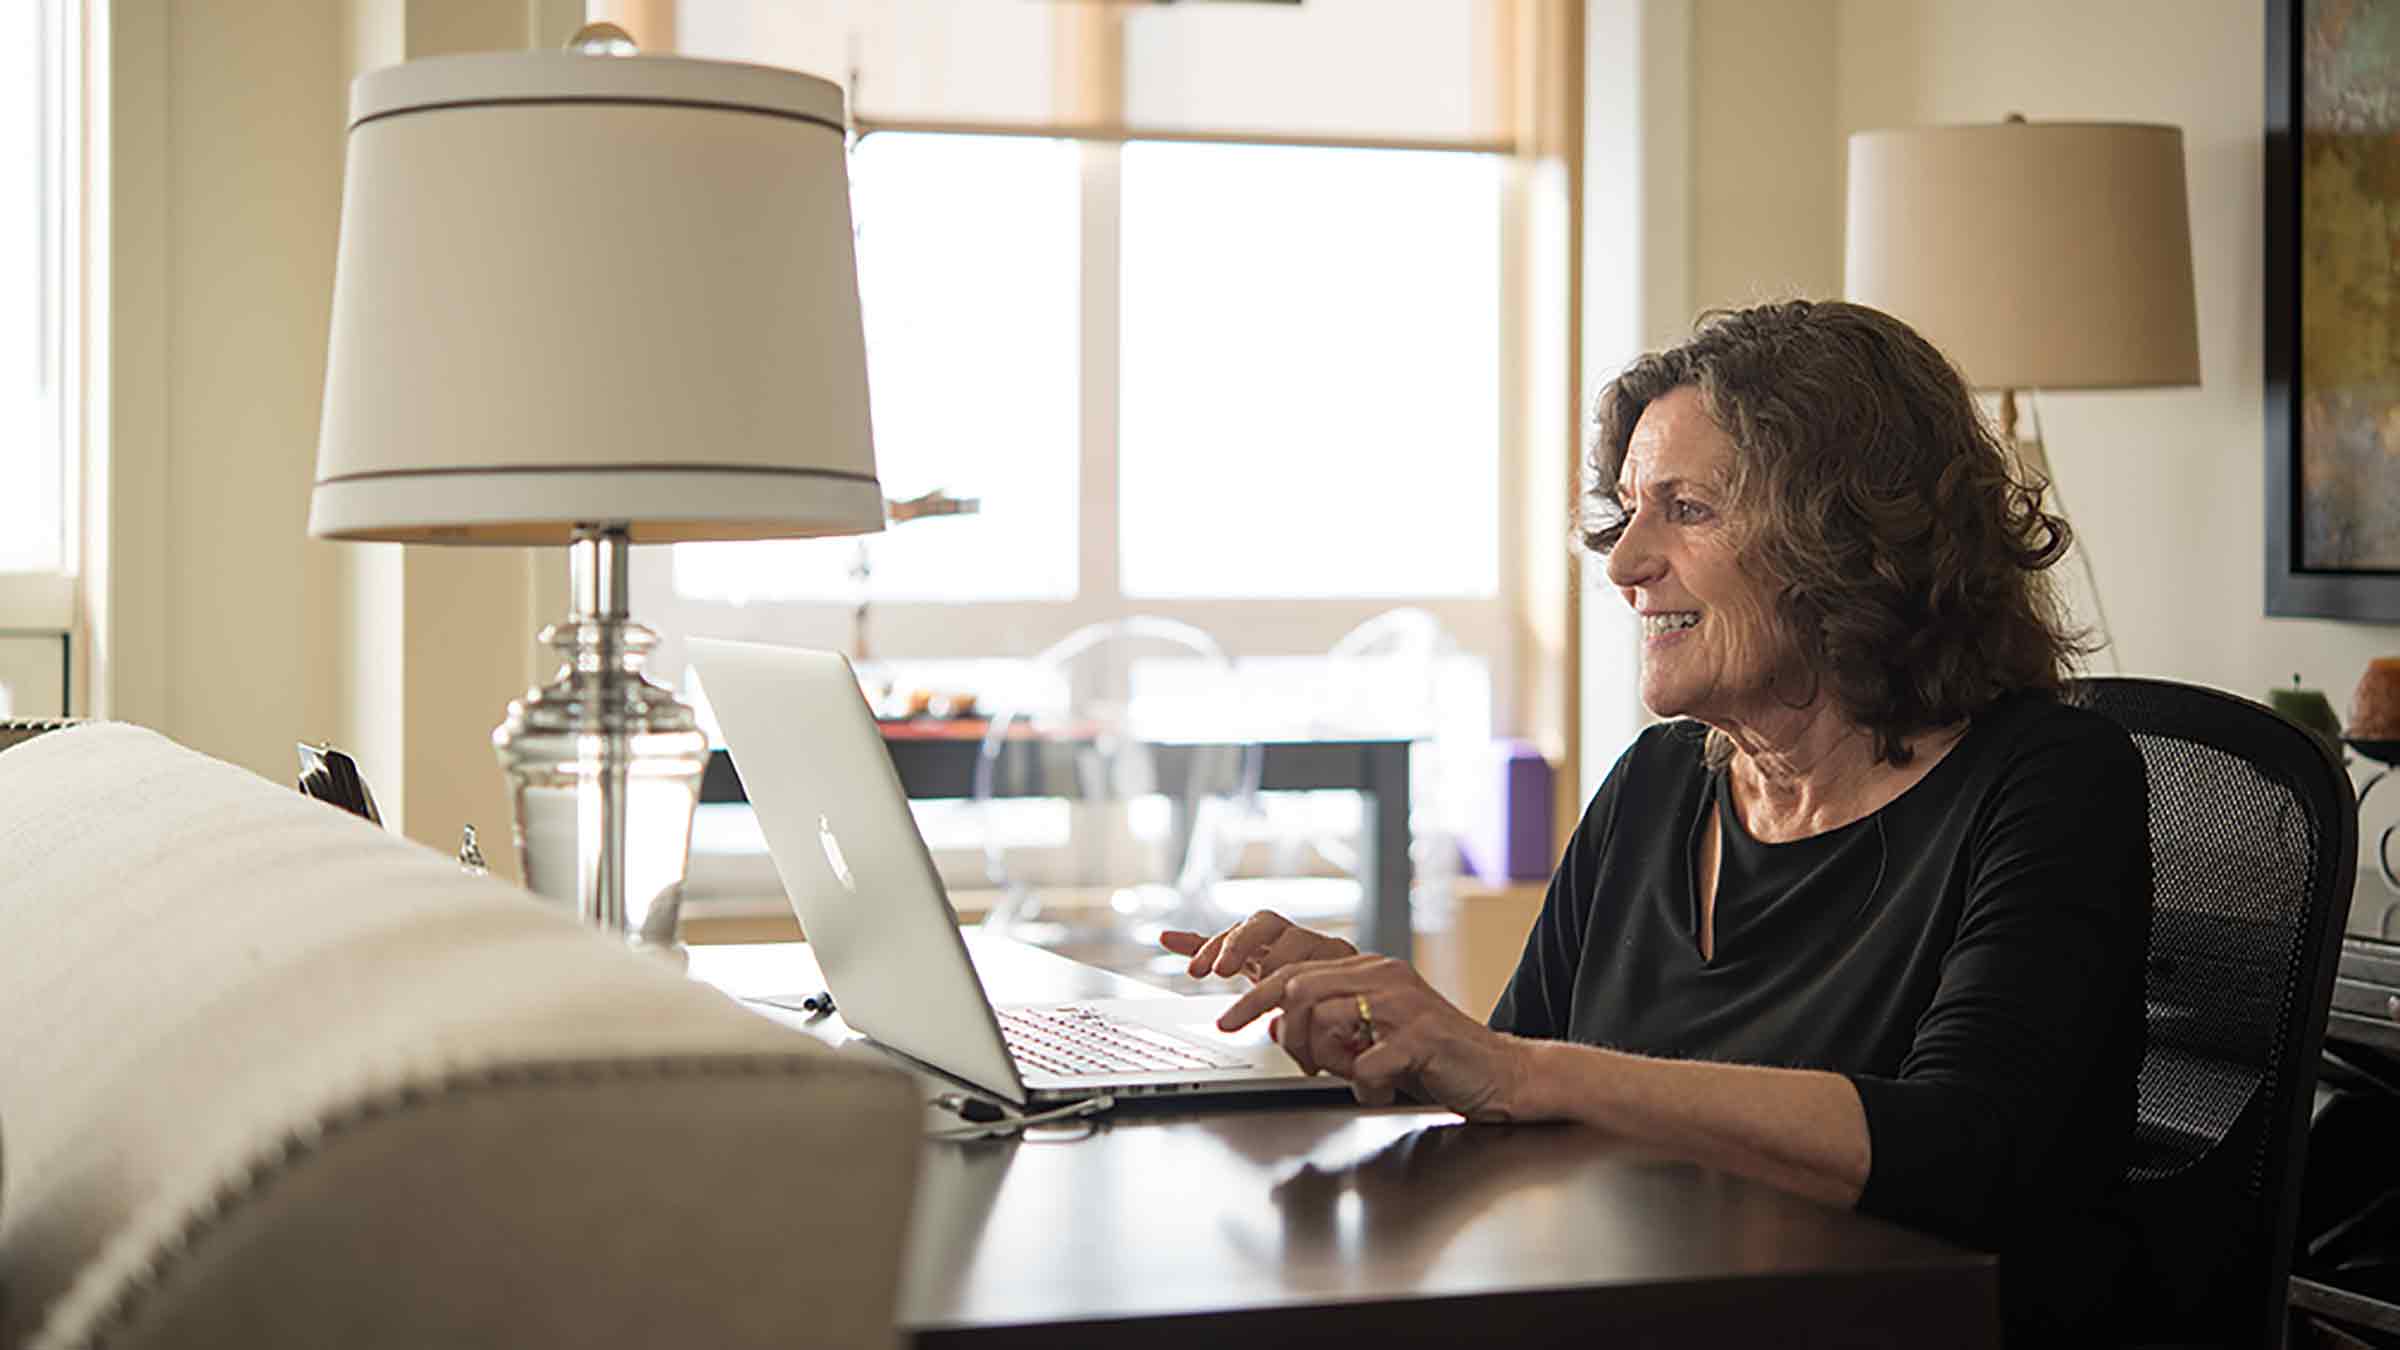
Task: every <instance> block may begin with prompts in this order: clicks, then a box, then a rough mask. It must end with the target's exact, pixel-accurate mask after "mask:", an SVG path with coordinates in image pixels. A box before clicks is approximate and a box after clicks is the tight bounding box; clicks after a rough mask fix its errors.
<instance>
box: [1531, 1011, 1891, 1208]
mask: <svg viewBox="0 0 2400 1350" xmlns="http://www.w3.org/2000/svg"><path fill="white" fill-rule="evenodd" d="M1524 1044H1525V1056H1526V1058H1525V1065H1526V1071H1525V1073H1524V1074H1523V1075H1522V1077H1521V1080H1520V1081H1521V1084H1522V1087H1521V1097H1522V1099H1521V1100H1519V1101H1515V1102H1511V1103H1508V1109H1507V1110H1506V1112H1505V1114H1506V1115H1508V1116H1509V1117H1510V1118H1512V1119H1517V1120H1574V1121H1580V1122H1583V1123H1585V1124H1588V1125H1594V1126H1597V1127H1599V1128H1601V1129H1604V1130H1608V1131H1610V1132H1612V1133H1615V1134H1620V1135H1624V1136H1626V1137H1628V1138H1632V1139H1636V1140H1639V1141H1641V1142H1644V1143H1649V1144H1656V1145H1659V1146H1662V1147H1664V1148H1667V1149H1669V1150H1671V1151H1673V1152H1675V1153H1677V1154H1680V1155H1682V1156H1684V1157H1688V1158H1691V1159H1693V1160H1694V1161H1697V1162H1702V1163H1706V1164H1708V1165H1709V1166H1712V1167H1718V1168H1722V1169H1724V1170H1726V1171H1729V1172H1735V1173H1738V1174H1740V1175H1743V1176H1748V1177H1753V1178H1756V1179H1757V1180H1760V1181H1764V1182H1767V1183H1768V1184H1770V1185H1774V1186H1777V1187H1780V1188H1782V1189H1784V1190H1788V1191H1794V1192H1797V1193H1799V1194H1802V1195H1807V1196H1812V1197H1815V1198H1817V1199H1820V1200H1827V1201H1831V1202H1833V1203H1836V1204H1841V1205H1854V1204H1856V1203H1857V1202H1858V1196H1859V1192H1860V1191H1861V1190H1862V1189H1864V1187H1865V1186H1866V1183H1867V1169H1868V1165H1869V1163H1870V1162H1871V1160H1872V1156H1873V1155H1872V1150H1871V1148H1870V1145H1869V1141H1868V1137H1867V1117H1866V1111H1865V1109H1864V1108H1863V1107H1861V1106H1860V1105H1859V1100H1858V1089H1856V1088H1854V1087H1852V1086H1851V1085H1850V1080H1849V1079H1847V1078H1844V1077H1842V1076H1841V1075H1840V1074H1833V1073H1825V1072H1821V1071H1818V1070H1813V1069H1769V1068H1758V1067H1754V1066H1750V1065H1740V1064H1710V1063H1702V1062H1698V1061H1692V1060H1672V1059H1646V1058H1643V1057H1642V1056H1639V1055H1629V1054H1624V1053H1622V1052H1619V1051H1615V1050H1602V1049H1598V1048H1596V1047H1593V1046H1588V1045H1573V1044H1569V1043H1567V1042H1563V1041H1528V1042H1525V1043H1524Z"/></svg>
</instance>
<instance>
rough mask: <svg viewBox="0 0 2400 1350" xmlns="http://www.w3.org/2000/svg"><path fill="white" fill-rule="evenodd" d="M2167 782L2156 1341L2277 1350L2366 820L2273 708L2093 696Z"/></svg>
mask: <svg viewBox="0 0 2400 1350" xmlns="http://www.w3.org/2000/svg"><path fill="white" fill-rule="evenodd" d="M2073 698H2074V701H2075V702H2077V703H2079V704H2081V705H2082V706H2084V707H2087V708H2090V709H2092V710H2094V711H2096V712H2099V713H2102V714H2104V715H2106V716H2108V717H2110V718H2112V719H2114V720H2115V721H2116V722H2117V723H2119V724H2120V725H2122V726H2123V727H2124V728H2125V730H2126V731H2127V732H2129V733H2131V734H2132V736H2133V740H2134V743H2135V744H2136V745H2137V746H2139V747H2140V748H2141V752H2142V758H2143V760H2144V761H2145V763H2146V764H2147V765H2148V767H2149V777H2150V844H2151V854H2152V868H2153V873H2152V875H2153V883H2154V896H2155V899H2154V905H2153V909H2152V918H2151V927H2150V954H2149V970H2148V979H2147V991H2146V992H2147V994H2148V1003H2149V1045H2148V1048H2147V1050H2146V1051H2145V1053H2144V1055H2143V1058H2142V1071H2141V1087H2140V1114H2139V1119H2138V1124H2137V1127H2136V1139H2135V1153H2134V1159H2133V1164H2132V1166H2131V1168H2130V1169H2129V1171H2128V1175H2127V1178H2126V1179H2127V1181H2128V1183H2129V1185H2128V1188H2127V1191H2128V1198H2129V1201H2130V1211H2131V1213H2132V1214H2133V1215H2134V1216H2135V1219H2134V1221H2135V1223H2136V1225H2137V1226H2138V1227H2139V1229H2140V1230H2141V1234H2142V1238H2143V1247H2144V1250H2145V1251H2146V1253H2147V1262H2146V1279H2145V1282H2144V1289H2143V1298H2142V1303H2141V1307H2140V1308H2139V1311H2138V1314H2137V1315H2138V1317H2139V1319H2140V1321H2139V1324H2138V1325H2137V1326H2136V1327H2135V1328H2133V1331H2134V1332H2135V1335H2136V1338H2137V1339H2139V1340H2141V1341H2144V1342H2175V1343H2187V1344H2212V1345H2241V1346H2266V1347H2275V1346H2280V1345H2281V1344H2282V1343H2283V1337H2284V1330H2285V1324H2286V1323H2285V1319H2286V1311H2285V1296H2286V1288H2287V1284H2288V1282H2289V1278H2290V1274H2291V1257H2292V1243H2293V1235H2294V1231H2295V1228H2296V1225H2297V1220H2298V1213H2299V1191H2300V1186H2299V1182H2300V1168H2301V1163H2302V1160H2303V1155H2304V1151H2305V1149H2306V1146H2307V1140H2308V1122H2309V1108H2310V1094H2311V1090H2312V1088H2313V1086H2314V1084H2315V1081H2316V1064H2317V1052H2318V1047H2319V1045H2320V1044H2321V1043H2322V1041H2323V1040H2324V1036H2325V1015H2326V1006H2327V1003H2328V1002H2329V1000H2330V999H2331V997H2332V989H2333V972H2334V963H2335V959H2336V956H2337V954H2338V952H2339V949H2340V943H2341V932H2342V919H2343V915H2344V913H2345V912H2346V911H2347V910H2348V908H2349V904H2350V887H2351V883H2352V881H2353V880H2354V878H2355V875H2356V872H2357V867H2358V857H2357V850H2358V814H2357V808H2356V805H2355V802H2354V799H2353V797H2352V793H2351V789H2350V780H2349V778H2348V776H2347V775H2346V774H2344V773H2343V771H2342V766H2341V763H2340V761H2339V760H2338V759H2336V758H2335V756H2334V753H2333V751H2332V748H2331V747H2329V746H2328V745H2327V744H2326V743H2325V742H2324V741H2322V740H2320V739H2318V738H2317V737H2316V736H2315V735H2314V734H2312V733H2311V732H2309V731H2307V730H2305V729H2303V728H2302V727H2300V726H2299V724H2297V723H2295V722H2293V721H2291V720H2290V719H2288V718H2286V717H2284V716H2282V715H2281V714H2279V713H2276V712H2274V711H2272V710H2270V709H2268V708H2266V707H2265V706H2263V705H2261V704H2258V703H2253V702H2251V701H2250V700H2248V699H2243V698H2237V697H2235V696H2233V695H2230V694H2223V693H2219V692H2217V691H2215V690H2210V689H2201V688H2197V687H2194V686H2191V685H2183V684H2175V683H2171V682H2168V681H2164V680H2144V679H2132V678H2124V677H2098V678H2092V679H2086V680H2081V681H2077V682H2076V687H2075V689H2074V693H2073Z"/></svg>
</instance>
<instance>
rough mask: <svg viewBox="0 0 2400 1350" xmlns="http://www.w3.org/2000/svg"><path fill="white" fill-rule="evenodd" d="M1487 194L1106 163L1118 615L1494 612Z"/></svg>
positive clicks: (1476, 166) (1492, 239)
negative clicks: (1248, 602)
mask: <svg viewBox="0 0 2400 1350" xmlns="http://www.w3.org/2000/svg"><path fill="white" fill-rule="evenodd" d="M1500 175H1501V167H1500V165H1499V164H1498V162H1497V161H1495V160H1493V159H1492V158H1490V157H1487V156H1482V155H1470V154H1458V153H1439V152H1420V151H1392V150H1340V149H1324V148H1314V147H1310V148H1293V147H1282V146H1245V145H1182V144H1158V143H1147V144H1135V145H1129V146H1127V147H1126V149H1125V158H1124V198H1123V203H1124V204H1123V243H1122V249H1123V269H1124V270H1123V306H1124V308H1123V314H1122V318H1121V325H1122V342H1123V350H1122V355H1121V358H1120V361H1121V366H1120V369H1121V374H1120V379H1121V381H1122V390H1123V394H1122V400H1123V401H1122V404H1121V411H1120V422H1119V426H1120V430H1121V448H1120V451H1119V467H1118V474H1119V492H1120V497H1119V501H1120V504H1121V511H1122V517H1121V528H1122V542H1121V545H1120V550H1121V553H1120V557H1121V576H1122V580H1123V589H1124V591H1125V593H1126V594H1128V595H1134V596H1145V597H1174V596H1210V595H1214V596H1260V597H1288V596H1305V595H1325V596H1398V595H1422V596H1439V595H1449V596H1486V595H1491V594H1493V593H1494V592H1495V590H1496V588H1497V578H1498V553H1497V551H1498V482H1499V445H1500V371H1499V359H1500V358H1499V336H1500V295H1499V288H1500V253H1499V248H1500V243H1499V240H1500V187H1501V178H1500Z"/></svg>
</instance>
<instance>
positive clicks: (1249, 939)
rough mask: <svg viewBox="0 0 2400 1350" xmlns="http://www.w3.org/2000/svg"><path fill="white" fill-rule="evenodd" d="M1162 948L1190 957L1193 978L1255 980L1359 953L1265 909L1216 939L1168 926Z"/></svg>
mask: <svg viewBox="0 0 2400 1350" xmlns="http://www.w3.org/2000/svg"><path fill="white" fill-rule="evenodd" d="M1158 945H1160V946H1161V947H1164V948H1166V949H1167V950H1168V951H1171V952H1173V953H1175V954H1176V955H1177V956H1188V957H1190V958H1192V964H1191V965H1190V966H1189V967H1187V970H1188V973H1190V974H1192V975H1194V976H1200V975H1247V976H1249V977H1250V978H1251V979H1254V980H1259V979H1264V978H1266V977H1267V976H1269V975H1272V974H1274V973H1275V972H1276V971H1278V970H1281V969H1283V968H1284V967H1285V966H1289V965H1294V964H1297V963H1298V962H1301V961H1326V960H1332V959H1334V958H1336V957H1343V956H1356V955H1358V948H1356V947H1353V946H1351V945H1350V944H1349V943H1347V942H1344V941H1342V940H1341V939H1340V938H1337V937H1327V936H1325V935H1324V934H1323V933H1319V932H1316V931H1315V930H1313V929H1308V928H1302V927H1301V926H1300V925H1298V924H1296V923H1293V922H1292V921H1291V920H1290V919H1287V918H1285V917H1283V916H1282V915H1280V914H1277V913H1275V912H1273V911H1272V910H1264V909H1262V910H1260V911H1258V912H1257V913H1256V914H1253V915H1251V916H1250V917H1249V918H1247V919H1244V920H1242V921H1241V922H1240V923H1237V924H1235V925H1234V926H1233V927H1231V928H1228V929H1226V930H1225V931H1224V932H1222V933H1219V934H1217V935H1216V936H1214V937H1203V936H1201V935H1200V934H1198V933H1187V932H1184V931H1183V930H1181V929H1176V928H1170V929H1168V930H1167V931H1166V932H1164V933H1161V934H1159V935H1158Z"/></svg>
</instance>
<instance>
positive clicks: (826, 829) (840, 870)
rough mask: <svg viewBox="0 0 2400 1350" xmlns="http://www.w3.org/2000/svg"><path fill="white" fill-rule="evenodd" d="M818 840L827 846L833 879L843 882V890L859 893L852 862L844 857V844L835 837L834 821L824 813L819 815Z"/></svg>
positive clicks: (853, 893) (826, 855)
mask: <svg viewBox="0 0 2400 1350" xmlns="http://www.w3.org/2000/svg"><path fill="white" fill-rule="evenodd" d="M817 840H818V842H819V843H822V844H823V845H824V846H825V861H826V863H827V864H828V865H830V866H831V867H832V868H833V879H834V880H835V881H838V882H840V883H842V889H843V890H845V891H848V892H850V893H851V894H852V895H856V894H858V883H857V882H855V881H852V880H851V879H850V863H849V861H848V860H847V859H845V858H843V857H842V846H841V844H840V843H839V842H837V841H836V840H835V839H834V837H833V822H832V821H830V820H827V819H826V818H825V817H824V816H822V815H819V816H818V817H817Z"/></svg>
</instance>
